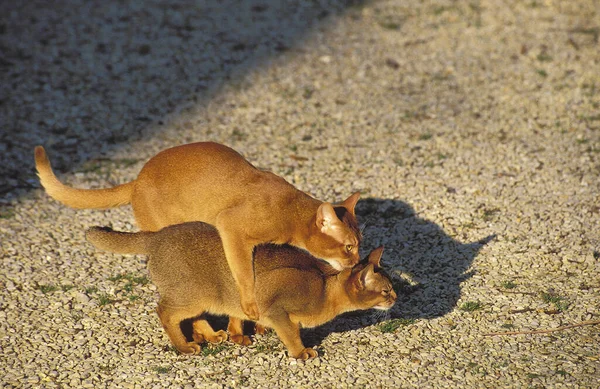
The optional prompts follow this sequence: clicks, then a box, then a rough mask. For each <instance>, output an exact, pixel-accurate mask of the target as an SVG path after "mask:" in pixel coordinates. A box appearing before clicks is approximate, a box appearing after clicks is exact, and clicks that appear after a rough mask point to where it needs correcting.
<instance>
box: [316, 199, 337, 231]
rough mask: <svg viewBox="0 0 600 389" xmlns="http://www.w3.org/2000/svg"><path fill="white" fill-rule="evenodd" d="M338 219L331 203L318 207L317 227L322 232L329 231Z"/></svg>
mask: <svg viewBox="0 0 600 389" xmlns="http://www.w3.org/2000/svg"><path fill="white" fill-rule="evenodd" d="M337 220H338V217H337V215H336V214H335V210H334V209H333V206H332V205H331V204H329V203H323V204H321V205H319V208H318V209H317V227H318V228H319V230H321V232H322V233H327V232H328V231H329V230H331V228H332V227H333V225H334V223H335V222H336V221H337Z"/></svg>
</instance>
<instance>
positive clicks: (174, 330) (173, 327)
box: [156, 300, 201, 354]
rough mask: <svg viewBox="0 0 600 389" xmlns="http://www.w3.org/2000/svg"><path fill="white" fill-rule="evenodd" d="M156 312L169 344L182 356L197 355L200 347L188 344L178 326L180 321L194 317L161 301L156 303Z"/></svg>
mask: <svg viewBox="0 0 600 389" xmlns="http://www.w3.org/2000/svg"><path fill="white" fill-rule="evenodd" d="M156 312H157V313H158V317H159V318H160V322H161V323H162V326H163V328H164V329H165V332H166V333H167V336H168V337H169V339H170V340H171V343H172V344H173V346H175V348H176V349H177V350H179V352H181V353H183V354H197V353H199V352H200V350H201V348H200V345H198V344H197V343H194V342H188V341H187V339H186V338H185V335H184V334H183V332H181V327H180V326H179V325H180V323H181V321H182V320H185V319H188V318H190V317H193V316H195V315H194V314H193V313H190V312H189V310H187V309H185V308H183V309H182V308H180V307H172V306H169V305H168V304H166V303H164V302H163V301H162V300H161V301H160V302H159V303H158V308H156Z"/></svg>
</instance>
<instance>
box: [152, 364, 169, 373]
mask: <svg viewBox="0 0 600 389" xmlns="http://www.w3.org/2000/svg"><path fill="white" fill-rule="evenodd" d="M171 369H172V367H171V366H154V367H153V368H152V370H154V371H155V372H157V373H158V374H165V373H168V372H170V371H171Z"/></svg>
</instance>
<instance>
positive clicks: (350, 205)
mask: <svg viewBox="0 0 600 389" xmlns="http://www.w3.org/2000/svg"><path fill="white" fill-rule="evenodd" d="M359 198H360V192H355V193H354V194H353V195H352V196H350V197H348V198H347V199H346V200H344V202H343V203H342V204H340V205H341V206H342V207H344V208H346V209H347V210H348V212H350V213H351V214H353V215H354V207H356V203H358V199H359Z"/></svg>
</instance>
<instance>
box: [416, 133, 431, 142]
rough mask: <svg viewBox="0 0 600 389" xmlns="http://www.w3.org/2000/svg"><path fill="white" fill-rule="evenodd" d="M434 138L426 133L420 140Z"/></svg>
mask: <svg viewBox="0 0 600 389" xmlns="http://www.w3.org/2000/svg"><path fill="white" fill-rule="evenodd" d="M432 137H433V135H431V134H430V133H428V132H426V133H425V134H421V135H419V140H429V139H431V138H432Z"/></svg>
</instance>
